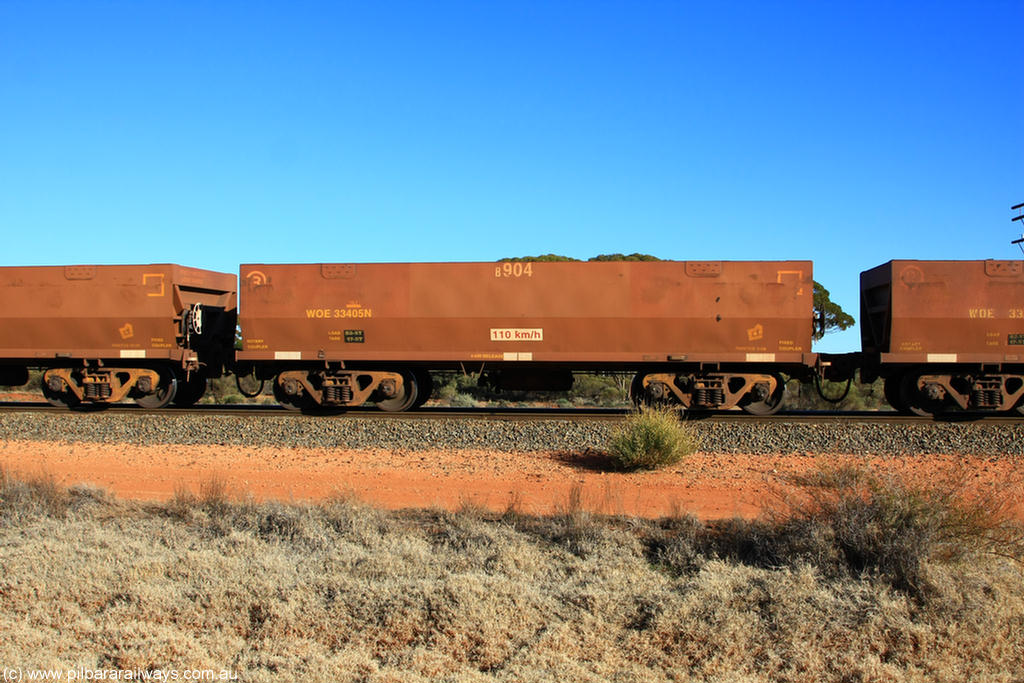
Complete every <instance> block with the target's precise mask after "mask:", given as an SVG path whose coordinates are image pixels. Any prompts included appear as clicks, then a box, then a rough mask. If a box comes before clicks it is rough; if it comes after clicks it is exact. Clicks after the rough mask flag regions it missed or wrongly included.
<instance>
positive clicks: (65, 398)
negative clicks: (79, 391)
mask: <svg viewBox="0 0 1024 683" xmlns="http://www.w3.org/2000/svg"><path fill="white" fill-rule="evenodd" d="M43 397H44V398H45V399H46V402H47V403H49V404H50V405H51V406H56V407H57V408H77V407H78V406H79V405H81V403H82V401H81V399H79V398H78V397H77V396H75V394H74V393H72V392H71V391H68V390H67V389H64V391H54V390H53V389H50V387H48V386H46V382H43Z"/></svg>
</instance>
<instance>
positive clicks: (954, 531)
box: [781, 465, 1024, 595]
mask: <svg viewBox="0 0 1024 683" xmlns="http://www.w3.org/2000/svg"><path fill="white" fill-rule="evenodd" d="M789 481H790V483H791V484H794V485H796V486H797V487H798V489H799V492H798V493H797V494H796V495H793V496H790V497H788V498H787V500H786V502H785V504H784V505H783V509H782V510H781V514H783V515H784V516H785V517H787V518H788V521H787V524H786V526H787V527H789V528H794V527H796V526H801V527H803V528H804V529H805V530H807V529H814V528H818V529H821V530H822V531H824V532H825V534H826V535H827V536H830V537H831V538H832V541H833V543H834V544H835V546H836V549H837V550H838V554H839V556H840V557H841V558H842V559H843V561H844V562H845V564H846V565H847V566H848V567H849V568H850V569H852V570H854V571H856V572H861V573H863V572H867V573H870V574H874V575H877V576H881V577H884V578H885V579H887V580H888V581H890V582H891V583H892V585H893V586H895V587H896V588H899V589H901V590H905V591H908V592H910V593H912V594H917V595H921V594H922V592H923V591H924V590H925V589H927V587H928V586H927V581H926V577H925V567H926V564H927V563H929V562H955V561H958V560H962V559H966V558H968V557H971V556H976V555H979V554H991V555H1000V556H1005V557H1012V558H1016V559H1020V558H1022V557H1024V528H1022V527H1021V525H1020V523H1019V522H1018V520H1017V519H1016V518H1015V517H1014V514H1013V508H1012V505H1013V501H1015V500H1017V499H1018V495H1017V493H1016V492H1014V491H1010V490H1007V488H1006V487H997V488H998V490H989V491H985V490H978V489H977V487H972V486H970V485H969V483H968V477H967V475H966V474H965V473H960V472H954V473H952V474H945V475H939V476H936V477H934V478H933V479H931V480H930V481H928V482H927V483H918V482H914V481H912V480H907V479H903V478H899V477H895V476H889V477H884V476H881V475H878V474H876V473H874V472H871V471H870V470H868V469H865V468H863V467H858V466H852V465H842V466H838V467H824V468H821V469H819V470H817V471H815V472H812V473H810V474H802V475H794V476H791V477H790V478H789ZM1007 486H1008V487H1009V488H1017V486H1018V485H1017V484H1015V483H1013V484H1007ZM790 554H792V553H790Z"/></svg>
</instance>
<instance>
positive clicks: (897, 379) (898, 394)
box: [883, 375, 910, 415]
mask: <svg viewBox="0 0 1024 683" xmlns="http://www.w3.org/2000/svg"><path fill="white" fill-rule="evenodd" d="M902 382H903V377H902V376H901V375H893V376H892V377H886V378H885V384H884V385H883V386H884V393H885V400H886V401H887V402H888V403H889V405H890V406H892V409H893V410H895V411H896V412H897V413H899V414H901V415H907V414H909V413H910V410H908V409H907V404H906V403H904V402H903V394H902V390H901V389H900V384H901V383H902Z"/></svg>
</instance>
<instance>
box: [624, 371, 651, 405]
mask: <svg viewBox="0 0 1024 683" xmlns="http://www.w3.org/2000/svg"><path fill="white" fill-rule="evenodd" d="M629 401H630V403H632V404H633V406H634V407H636V408H639V407H641V406H644V405H647V404H648V403H650V402H649V401H648V400H647V396H645V395H644V374H643V373H642V372H638V373H636V374H635V375H634V376H633V381H632V382H630V383H629Z"/></svg>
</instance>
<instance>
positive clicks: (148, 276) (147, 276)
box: [142, 273, 164, 296]
mask: <svg viewBox="0 0 1024 683" xmlns="http://www.w3.org/2000/svg"><path fill="white" fill-rule="evenodd" d="M150 280H158V281H159V283H160V291H159V292H147V293H146V296H163V295H164V274H163V273H143V274H142V286H143V287H148V286H151V285H150V282H149V281H150Z"/></svg>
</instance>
